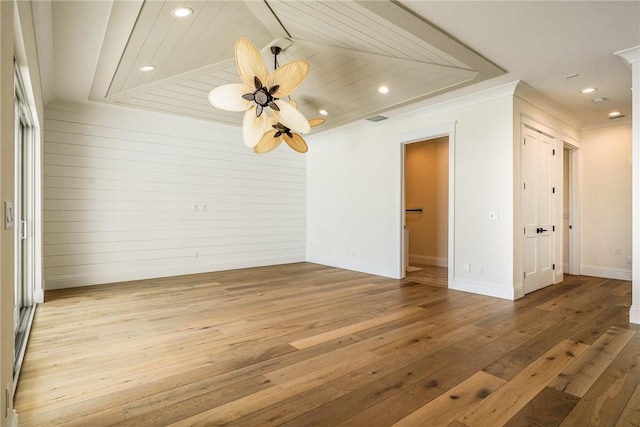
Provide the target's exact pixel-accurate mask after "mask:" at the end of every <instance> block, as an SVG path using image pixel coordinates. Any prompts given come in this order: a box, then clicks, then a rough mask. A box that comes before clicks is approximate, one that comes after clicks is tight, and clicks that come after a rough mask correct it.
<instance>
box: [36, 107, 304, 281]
mask: <svg viewBox="0 0 640 427" xmlns="http://www.w3.org/2000/svg"><path fill="white" fill-rule="evenodd" d="M44 139H45V144H44V151H45V155H44V187H45V188H44V198H45V200H44V220H45V225H44V232H45V235H44V263H45V269H44V274H45V279H46V288H47V289H55V288H62V287H70V286H81V285H88V284H97V283H109V282H114V281H121V280H131V279H141V278H150V277H160V276H168V275H178V274H188V273H198V272H205V271H215V270H224V269H232V268H244V267H253V266H259V265H271V264H283V263H290V262H299V261H304V260H305V255H306V234H305V230H306V206H305V203H306V184H305V180H306V170H305V168H306V165H305V163H306V158H305V156H302V155H299V154H297V153H294V152H292V151H291V150H289V149H288V147H286V146H283V147H280V148H279V149H278V150H276V151H274V152H272V153H270V154H267V155H264V156H258V155H256V154H253V151H252V150H251V149H249V148H247V147H245V146H244V145H243V143H242V141H241V137H240V129H239V128H234V127H229V126H221V125H215V124H212V123H208V122H204V121H197V120H191V119H186V118H180V117H172V116H168V115H162V114H158V113H151V112H143V111H137V110H131V109H126V108H121V107H115V106H111V105H97V104H91V105H80V104H70V103H53V104H50V105H49V106H48V107H47V109H46V111H45V137H44ZM196 209H197V211H196ZM196 254H197V257H196Z"/></svg>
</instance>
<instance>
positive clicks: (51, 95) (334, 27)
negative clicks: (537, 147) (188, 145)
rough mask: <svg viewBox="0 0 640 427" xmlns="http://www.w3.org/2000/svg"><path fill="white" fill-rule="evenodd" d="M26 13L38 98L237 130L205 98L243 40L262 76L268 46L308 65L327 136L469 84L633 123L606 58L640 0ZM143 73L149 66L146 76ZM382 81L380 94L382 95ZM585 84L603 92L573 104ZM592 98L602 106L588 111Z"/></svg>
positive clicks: (619, 46) (253, 4) (636, 27)
mask: <svg viewBox="0 0 640 427" xmlns="http://www.w3.org/2000/svg"><path fill="white" fill-rule="evenodd" d="M182 5H186V6H188V7H190V8H191V9H193V10H194V14H193V15H192V16H190V17H188V18H183V19H176V18H174V17H173V16H172V15H171V13H170V12H171V10H173V9H174V8H175V7H178V6H182ZM33 7H34V16H35V17H36V19H37V22H36V28H37V31H38V34H37V36H38V49H39V56H40V61H41V67H42V68H43V74H44V75H43V86H44V89H45V100H46V101H51V100H54V99H60V100H71V101H76V102H86V101H87V100H89V99H91V100H95V101H101V102H108V103H114V104H119V105H125V106H131V107H136V108H144V109H150V110H156V111H163V112H167V113H172V114H179V115H185V116H190V117H196V118H200V119H206V120H212V121H216V122H221V123H228V124H239V123H240V121H241V118H242V114H241V113H231V112H226V111H221V110H217V109H215V108H213V107H211V106H210V105H209V104H208V102H207V94H208V92H209V91H210V90H211V89H213V88H214V87H216V86H219V85H222V84H226V83H237V82H239V78H238V76H237V71H236V68H235V62H234V60H233V44H234V41H235V40H236V39H237V38H239V37H241V36H244V37H248V38H249V39H251V40H252V41H253V42H254V44H256V46H258V48H259V49H263V53H264V55H263V56H264V59H265V62H266V63H267V66H268V67H269V68H273V65H274V64H273V56H272V55H271V53H270V52H269V49H268V48H269V46H271V45H279V46H281V47H283V49H284V51H283V53H282V54H281V55H280V56H279V61H278V62H279V63H280V64H283V63H285V62H288V61H289V60H292V59H306V60H307V61H308V62H309V63H310V65H311V71H310V74H309V76H308V77H307V79H306V80H305V82H304V83H303V85H302V86H301V87H300V88H299V89H298V90H297V91H296V92H295V93H294V98H295V99H296V100H297V101H298V104H299V108H300V110H301V111H302V112H303V113H304V114H305V115H306V116H307V117H308V118H311V117H316V116H318V114H317V110H318V109H320V108H324V109H326V110H328V111H329V113H330V115H329V117H328V121H327V125H325V126H324V127H325V128H329V127H333V126H337V125H340V124H344V123H347V122H351V121H354V120H360V119H363V118H366V117H370V116H372V115H376V114H380V113H384V112H385V111H389V110H391V109H394V108H397V107H400V106H403V105H407V104H410V103H412V102H415V101H419V100H426V102H429V99H430V98H431V97H433V96H434V95H441V96H440V97H439V98H438V99H440V98H442V94H443V93H446V92H448V91H452V90H455V89H458V88H461V87H464V86H466V87H467V89H470V88H471V89H472V88H473V87H474V85H476V86H477V85H479V84H481V85H482V86H483V87H487V86H491V85H498V84H502V83H504V82H507V81H514V80H522V81H524V82H526V83H527V84H529V85H530V86H531V87H533V88H534V89H536V90H538V91H539V92H540V93H542V94H543V95H545V96H546V97H548V98H550V99H552V100H554V101H555V102H556V103H558V104H559V105H560V106H562V107H564V108H565V109H566V110H568V111H569V112H571V113H572V114H573V115H574V116H575V117H576V118H577V119H578V121H579V122H581V123H582V127H583V128H587V127H593V126H599V125H602V124H607V123H611V120H610V119H608V117H607V113H608V112H610V111H612V110H615V109H617V110H620V111H622V112H623V113H625V114H626V115H627V117H626V118H624V119H617V120H628V118H629V117H630V115H631V91H630V86H631V69H630V66H629V64H627V63H625V62H624V61H623V60H622V59H621V58H619V57H618V56H616V55H615V54H614V52H617V51H620V50H624V49H628V48H631V47H634V46H638V45H640V2H639V1H622V2H616V1H584V2H583V1H569V2H562V1H548V2H543V1H534V2H525V1H513V2H506V1H500V2H485V1H471V2H461V1H444V2H434V1H400V2H388V1H363V2H353V1H334V0H332V1H280V0H267V1H266V2H263V1H246V2H242V1H238V0H235V1H229V2H225V1H211V2H204V1H166V2H165V1H159V0H158V1H146V2H143V1H139V0H136V1H117V2H111V1H54V2H53V3H52V4H50V5H47V4H46V3H43V2H34V3H33ZM276 17H277V19H276ZM51 41H53V42H51ZM51 63H53V65H51ZM145 64H153V65H155V66H156V67H157V68H156V70H154V71H151V72H148V73H143V72H140V71H139V67H140V66H142V65H145ZM52 74H53V76H52ZM573 74H578V76H576V77H572V78H566V76H569V75H573ZM480 82H482V83H480ZM381 84H385V85H387V86H389V88H390V93H389V94H388V95H381V94H380V93H378V92H377V90H376V89H377V87H378V85H381ZM587 86H594V87H597V88H598V90H597V91H596V92H595V93H594V94H591V95H584V94H581V93H580V90H581V89H583V88H584V87H587ZM596 96H597V97H606V98H607V101H606V102H602V103H598V104H596V103H593V102H591V99H592V98H594V97H596ZM318 130H321V129H320V128H319V129H318Z"/></svg>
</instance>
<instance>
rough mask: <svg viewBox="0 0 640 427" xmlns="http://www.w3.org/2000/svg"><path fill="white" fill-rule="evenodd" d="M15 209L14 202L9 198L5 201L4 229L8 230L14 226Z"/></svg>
mask: <svg viewBox="0 0 640 427" xmlns="http://www.w3.org/2000/svg"><path fill="white" fill-rule="evenodd" d="M14 214H15V211H14V210H13V202H9V201H7V200H5V201H4V229H5V230H8V229H10V228H13V220H14V218H13V217H14Z"/></svg>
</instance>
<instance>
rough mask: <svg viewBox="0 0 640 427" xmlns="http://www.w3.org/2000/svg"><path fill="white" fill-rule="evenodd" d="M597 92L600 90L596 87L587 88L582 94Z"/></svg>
mask: <svg viewBox="0 0 640 427" xmlns="http://www.w3.org/2000/svg"><path fill="white" fill-rule="evenodd" d="M596 90H598V88H596V87H587V88H584V89H582V91H581V92H582V93H593V92H595V91H596Z"/></svg>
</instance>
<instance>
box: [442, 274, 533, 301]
mask: <svg viewBox="0 0 640 427" xmlns="http://www.w3.org/2000/svg"><path fill="white" fill-rule="evenodd" d="M449 289H454V290H456V291H463V292H471V293H473V294H480V295H485V296H488V297H496V298H502V299H508V300H515V299H516V298H519V297H520V296H522V295H520V296H517V295H518V294H519V293H521V292H519V291H518V290H517V289H515V287H514V286H498V285H495V284H492V283H478V282H463V281H461V280H456V279H454V280H453V283H449Z"/></svg>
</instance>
